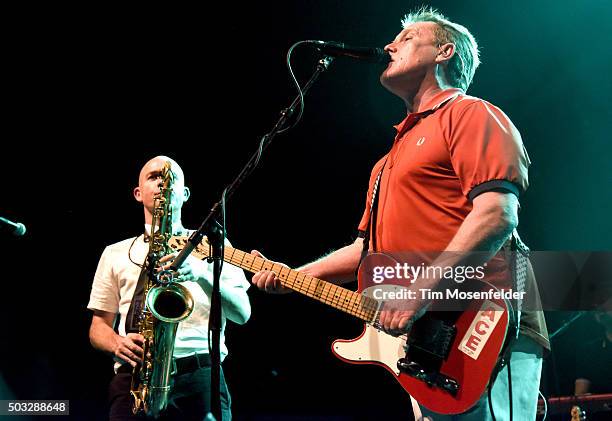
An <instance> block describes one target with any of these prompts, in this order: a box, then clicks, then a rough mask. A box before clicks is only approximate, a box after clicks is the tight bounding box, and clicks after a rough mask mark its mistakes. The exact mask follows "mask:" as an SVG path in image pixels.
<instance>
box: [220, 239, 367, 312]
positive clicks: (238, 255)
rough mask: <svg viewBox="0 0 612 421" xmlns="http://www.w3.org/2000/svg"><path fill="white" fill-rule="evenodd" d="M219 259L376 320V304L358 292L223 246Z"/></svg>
mask: <svg viewBox="0 0 612 421" xmlns="http://www.w3.org/2000/svg"><path fill="white" fill-rule="evenodd" d="M223 260H225V261H226V262H228V263H231V264H232V265H234V266H238V267H239V268H242V269H244V270H247V271H249V272H252V273H255V272H259V271H260V270H269V271H272V272H274V273H275V274H276V276H277V278H279V279H280V283H281V285H282V286H284V287H286V288H289V289H291V290H293V291H296V292H299V293H300V294H303V295H306V296H307V297H310V298H313V299H315V300H317V301H319V302H321V303H323V304H327V305H329V306H331V307H334V308H336V309H338V310H341V311H343V312H345V313H348V314H351V315H353V316H355V317H358V318H360V319H362V320H364V321H365V322H372V321H374V318H375V317H376V312H377V310H378V302H377V301H376V300H374V299H372V298H369V297H366V296H364V295H362V294H360V293H357V292H354V291H351V290H348V289H346V288H342V287H339V286H338V285H334V284H332V283H330V282H326V281H324V280H322V279H318V278H315V277H313V276H309V275H306V274H304V273H301V272H298V271H296V270H293V269H290V268H288V267H286V266H283V265H281V264H278V263H273V262H270V261H269V260H266V259H263V258H261V257H257V256H254V255H252V254H250V253H246V252H244V251H241V250H238V249H235V248H231V247H225V253H224V258H223Z"/></svg>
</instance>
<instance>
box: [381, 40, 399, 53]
mask: <svg viewBox="0 0 612 421" xmlns="http://www.w3.org/2000/svg"><path fill="white" fill-rule="evenodd" d="M384 50H385V51H386V52H387V53H394V52H395V51H397V48H396V47H395V41H393V42H390V43H389V44H387V45H385V48H384Z"/></svg>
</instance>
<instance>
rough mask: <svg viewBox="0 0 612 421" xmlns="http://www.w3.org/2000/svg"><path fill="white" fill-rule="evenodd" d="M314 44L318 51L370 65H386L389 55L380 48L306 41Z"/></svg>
mask: <svg viewBox="0 0 612 421" xmlns="http://www.w3.org/2000/svg"><path fill="white" fill-rule="evenodd" d="M306 42H307V43H309V44H314V45H315V46H316V47H317V49H319V51H321V52H323V53H325V54H328V55H330V56H336V57H351V58H354V59H357V60H363V61H369V62H370V63H387V62H388V61H389V60H390V58H391V57H390V56H389V54H387V53H386V52H385V50H383V49H382V48H369V47H351V46H349V45H346V44H345V43H343V42H334V41H316V40H308V41H306Z"/></svg>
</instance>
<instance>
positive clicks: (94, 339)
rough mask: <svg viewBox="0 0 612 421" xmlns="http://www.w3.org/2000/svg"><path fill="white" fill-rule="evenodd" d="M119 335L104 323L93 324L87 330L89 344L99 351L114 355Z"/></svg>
mask: <svg viewBox="0 0 612 421" xmlns="http://www.w3.org/2000/svg"><path fill="white" fill-rule="evenodd" d="M118 339H119V335H117V333H116V332H115V331H114V330H113V328H112V327H110V326H108V325H107V324H106V323H102V322H97V323H96V322H94V323H92V325H91V327H90V328H89V342H91V345H92V346H93V347H94V348H95V349H97V350H100V351H103V352H108V353H109V354H114V352H115V350H116V348H117V341H118Z"/></svg>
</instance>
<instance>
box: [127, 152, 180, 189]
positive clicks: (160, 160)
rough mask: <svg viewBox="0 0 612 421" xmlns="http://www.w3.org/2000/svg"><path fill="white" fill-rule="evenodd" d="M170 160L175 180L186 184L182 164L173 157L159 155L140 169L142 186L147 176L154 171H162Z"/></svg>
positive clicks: (139, 179)
mask: <svg viewBox="0 0 612 421" xmlns="http://www.w3.org/2000/svg"><path fill="white" fill-rule="evenodd" d="M167 161H169V162H170V163H171V165H172V167H171V168H172V174H174V182H175V183H180V184H181V185H185V175H184V173H183V169H182V168H181V167H180V165H179V164H178V163H177V162H176V161H175V160H174V159H172V158H170V157H167V156H164V155H159V156H156V157H155V158H151V159H150V160H148V161H147V163H146V164H144V166H143V167H142V169H141V170H140V174H139V176H138V185H139V186H141V185H142V182H143V180H146V178H147V176H148V175H149V174H150V173H151V172H152V171H153V172H154V171H161V169H162V168H163V167H164V165H165V164H166V162H167Z"/></svg>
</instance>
